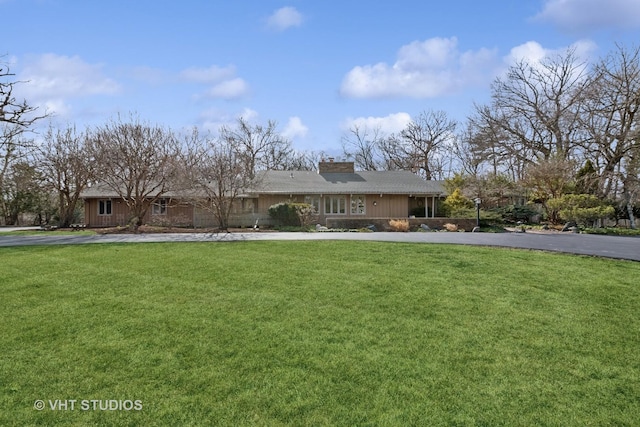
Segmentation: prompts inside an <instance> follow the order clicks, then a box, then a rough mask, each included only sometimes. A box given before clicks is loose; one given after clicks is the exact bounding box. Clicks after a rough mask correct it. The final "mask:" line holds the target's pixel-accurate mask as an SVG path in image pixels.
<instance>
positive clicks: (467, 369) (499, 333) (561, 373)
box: [0, 241, 640, 426]
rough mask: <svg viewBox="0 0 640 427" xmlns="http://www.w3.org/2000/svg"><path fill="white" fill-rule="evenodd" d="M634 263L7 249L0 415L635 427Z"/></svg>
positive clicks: (0, 257)
mask: <svg viewBox="0 0 640 427" xmlns="http://www.w3.org/2000/svg"><path fill="white" fill-rule="evenodd" d="M638 277H640V263H632V262H625V261H614V260H604V259H597V258H588V257H578V256H569V255H562V254H549V253H541V252H531V251H519V250H507V249H489V248H471V247H465V246H448V245H422V244H399V243H398V244H396V243H380V242H330V241H323V242H243V243H214V244H211V243H158V244H130V245H125V244H111V245H87V246H56V247H20V248H0V278H1V280H0V286H1V287H2V298H0V330H1V331H2V339H1V340H0V355H1V356H0V425H3V426H12V425H16V426H17V425H19V426H28V425H54V424H55V425H78V426H81V425H82V426H84V425H118V426H121V425H131V426H134V425H145V426H154V425H158V426H160V425H181V426H188V425H193V426H196V425H259V426H272V425H276V426H277V425H295V426H301V425H344V426H356V425H391V426H393V425H398V426H406V425H434V426H435V425H460V426H462V425H478V426H481V425H487V426H501V425H504V426H530V425H552V426H571V425H577V426H578V425H579V426H582V425H637V420H639V419H640V357H638V348H640V333H639V332H640V317H639V316H638V307H640V290H639V288H638ZM37 399H42V400H44V401H45V402H46V405H47V407H46V408H45V410H42V411H37V410H35V409H34V402H35V401H36V400H37ZM55 399H62V400H64V399H75V400H77V401H78V403H76V405H77V406H76V408H75V410H74V411H71V410H67V411H60V410H56V411H54V410H51V409H50V407H49V402H48V401H49V400H55ZM83 399H84V400H91V399H96V400H102V401H105V400H121V401H125V400H131V401H134V400H140V401H141V404H142V410H139V411H136V410H131V411H125V410H116V411H109V410H99V406H98V410H92V409H90V410H82V408H81V407H80V406H79V405H80V404H81V400H83ZM116 403H117V402H116ZM104 404H105V405H106V403H104ZM89 407H90V405H89Z"/></svg>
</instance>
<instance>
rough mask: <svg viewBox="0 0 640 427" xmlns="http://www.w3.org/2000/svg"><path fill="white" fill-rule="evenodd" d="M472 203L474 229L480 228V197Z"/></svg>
mask: <svg viewBox="0 0 640 427" xmlns="http://www.w3.org/2000/svg"><path fill="white" fill-rule="evenodd" d="M473 201H474V202H475V204H476V227H480V203H482V200H480V197H476V198H475V199H473Z"/></svg>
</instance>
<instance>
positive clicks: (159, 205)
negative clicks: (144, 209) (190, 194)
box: [151, 199, 167, 215]
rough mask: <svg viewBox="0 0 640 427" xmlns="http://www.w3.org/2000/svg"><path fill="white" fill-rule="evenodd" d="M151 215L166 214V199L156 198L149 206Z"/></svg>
mask: <svg viewBox="0 0 640 427" xmlns="http://www.w3.org/2000/svg"><path fill="white" fill-rule="evenodd" d="M151 214H152V215H166V214H167V199H158V200H156V201H155V203H154V204H153V207H152V208H151Z"/></svg>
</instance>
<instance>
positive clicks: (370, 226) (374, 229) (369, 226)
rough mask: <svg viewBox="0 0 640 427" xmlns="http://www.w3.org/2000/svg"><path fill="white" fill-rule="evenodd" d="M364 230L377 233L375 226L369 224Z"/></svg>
mask: <svg viewBox="0 0 640 427" xmlns="http://www.w3.org/2000/svg"><path fill="white" fill-rule="evenodd" d="M366 228H367V230H371V231H377V229H376V226H375V225H373V224H369V225H367V227H366Z"/></svg>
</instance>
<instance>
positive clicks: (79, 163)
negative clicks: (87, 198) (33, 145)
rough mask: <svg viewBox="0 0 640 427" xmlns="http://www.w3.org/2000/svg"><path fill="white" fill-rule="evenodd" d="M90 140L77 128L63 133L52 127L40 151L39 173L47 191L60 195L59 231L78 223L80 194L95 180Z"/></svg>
mask: <svg viewBox="0 0 640 427" xmlns="http://www.w3.org/2000/svg"><path fill="white" fill-rule="evenodd" d="M88 138H89V135H88V134H87V133H86V132H81V133H80V132H77V131H76V128H75V126H68V127H67V128H66V129H62V130H61V129H54V128H53V127H52V126H50V127H49V130H48V131H47V133H46V135H45V138H44V144H42V145H41V146H40V147H39V148H38V155H37V164H38V169H39V170H40V173H41V175H42V178H43V179H44V180H45V182H46V184H47V187H48V188H49V189H51V190H53V191H55V193H56V194H57V199H58V214H59V217H60V222H59V226H60V227H68V226H69V225H70V224H71V223H73V222H74V221H75V216H76V210H77V208H78V201H79V200H80V194H81V193H82V192H83V191H84V190H85V189H86V188H87V186H88V185H89V183H90V182H91V180H93V178H94V176H95V167H96V163H95V159H94V158H93V156H92V155H91V152H90V150H89V143H88Z"/></svg>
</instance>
